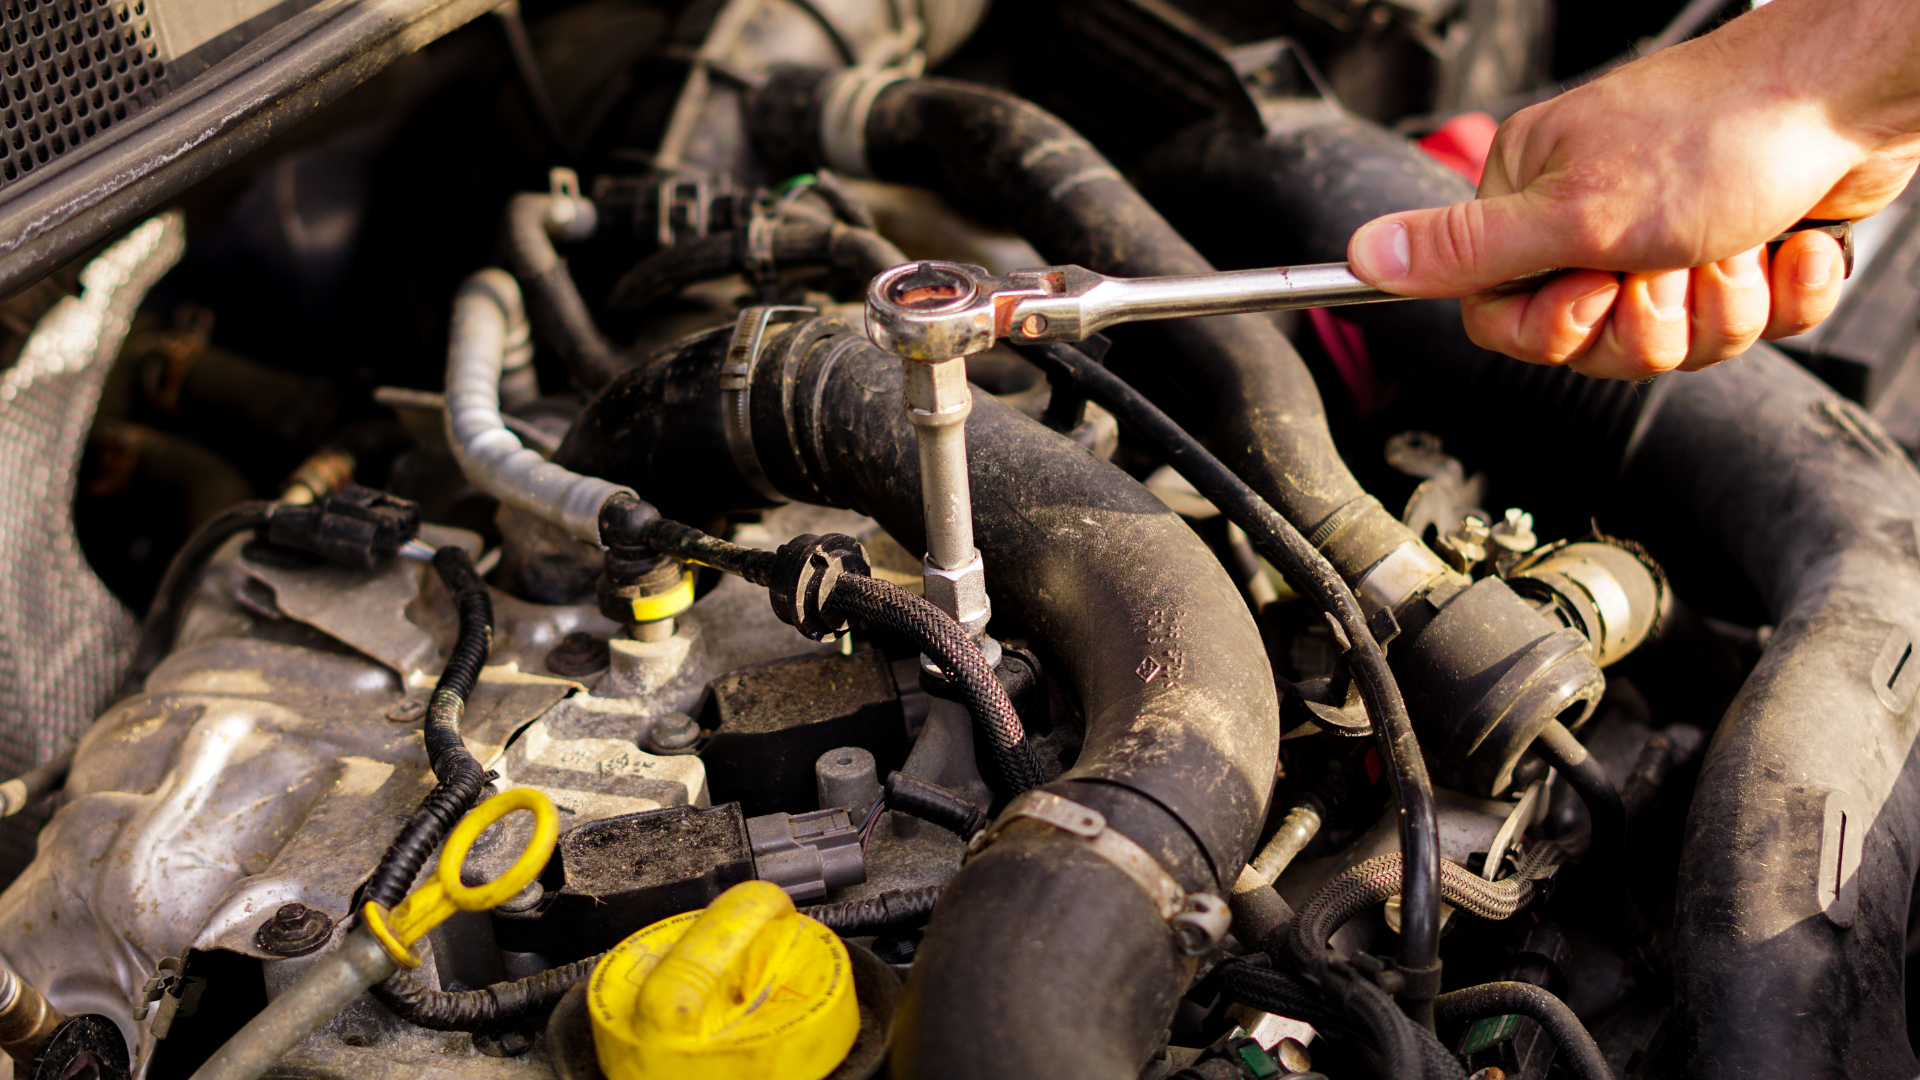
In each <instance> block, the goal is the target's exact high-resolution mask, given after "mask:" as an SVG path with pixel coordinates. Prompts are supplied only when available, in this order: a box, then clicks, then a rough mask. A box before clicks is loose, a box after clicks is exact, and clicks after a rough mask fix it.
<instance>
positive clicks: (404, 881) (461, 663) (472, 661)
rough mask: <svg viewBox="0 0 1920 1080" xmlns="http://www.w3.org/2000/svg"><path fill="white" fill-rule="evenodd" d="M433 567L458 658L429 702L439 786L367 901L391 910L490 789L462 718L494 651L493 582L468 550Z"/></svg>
mask: <svg viewBox="0 0 1920 1080" xmlns="http://www.w3.org/2000/svg"><path fill="white" fill-rule="evenodd" d="M433 568H434V569H435V570H436V571H438V572H439V574H440V580H441V582H442V583H444V584H445V585H446V587H447V592H449V593H451V594H452V595H453V601H454V605H455V607H456V608H457V609H458V611H459V632H458V634H457V636H456V637H455V638H454V642H453V654H452V655H451V656H449V657H448V658H447V666H446V668H445V669H444V670H442V671H441V672H440V681H439V682H438V683H437V684H436V685H435V686H434V688H433V697H432V698H430V699H428V702H427V719H426V725H425V730H424V732H423V733H422V734H423V735H424V736H425V741H426V748H427V762H428V764H429V765H431V766H432V768H433V774H434V776H436V777H437V778H439V783H438V784H436V785H434V788H433V790H432V791H430V792H428V793H427V797H426V798H425V799H424V800H422V801H421V803H420V808H419V809H418V810H415V811H414V813H413V817H412V818H411V819H409V820H408V822H407V824H406V826H405V827H404V828H403V829H401V830H400V835H399V836H398V837H396V838H395V839H394V841H393V844H392V846H391V847H389V848H387V853H386V855H384V856H382V857H381V859H380V865H379V866H378V867H377V868H376V869H375V870H374V872H373V877H372V878H370V879H369V880H368V882H367V887H366V892H365V898H366V899H367V900H370V901H372V902H373V903H376V904H379V905H380V906H381V907H383V908H391V907H393V906H394V905H395V904H398V903H399V902H400V901H401V899H402V898H403V897H405V896H406V895H407V890H408V889H410V888H412V887H413V879H414V878H415V877H417V876H418V875H419V873H420V868H421V867H422V866H424V865H426V862H427V857H428V856H429V855H431V854H433V849H434V848H436V847H438V846H439V844H440V841H441V840H443V839H445V838H446V835H447V832H448V831H449V830H450V829H452V828H453V825H454V822H456V821H458V820H460V815H462V814H464V813H466V812H467V810H468V808H469V807H471V806H472V805H473V802H474V799H475V798H477V797H478V796H479V794H480V789H481V788H482V787H484V786H485V785H486V783H487V771H486V769H485V768H483V767H482V766H481V765H480V762H479V760H478V759H477V758H475V757H474V756H473V754H472V753H471V752H470V751H468V750H467V744H466V741H465V740H464V739H462V738H461V737H460V717H461V715H462V714H464V713H465V712H466V710H467V697H468V696H469V695H470V694H472V693H473V687H474V684H475V683H476V682H478V681H479V679H480V669H481V668H482V667H484V666H486V663H487V653H488V651H489V650H490V649H491V648H492V647H493V599H492V597H491V596H490V595H489V594H488V592H487V583H486V582H484V581H482V580H480V575H479V574H477V573H475V572H474V569H473V559H472V558H470V557H469V556H468V555H467V553H466V550H465V549H463V548H458V547H444V548H441V549H440V550H439V551H436V552H434V555H433Z"/></svg>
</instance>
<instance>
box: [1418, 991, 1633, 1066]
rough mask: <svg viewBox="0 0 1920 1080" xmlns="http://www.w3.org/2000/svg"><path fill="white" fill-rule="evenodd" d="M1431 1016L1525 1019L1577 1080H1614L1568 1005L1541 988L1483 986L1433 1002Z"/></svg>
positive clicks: (1461, 1020)
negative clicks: (1549, 1040)
mask: <svg viewBox="0 0 1920 1080" xmlns="http://www.w3.org/2000/svg"><path fill="white" fill-rule="evenodd" d="M1433 1011H1434V1016H1435V1018H1436V1019H1438V1020H1439V1021H1440V1022H1441V1023H1443V1024H1469V1023H1472V1022H1473V1021H1475V1020H1484V1019H1486V1018H1487V1017H1490V1016H1509V1015H1513V1014H1518V1015H1520V1016H1524V1017H1526V1018H1527V1019H1529V1020H1532V1021H1533V1022H1534V1023H1536V1024H1539V1025H1540V1026H1541V1027H1542V1028H1544V1029H1545V1030H1546V1032H1547V1034H1548V1035H1550V1036H1552V1038H1553V1041H1554V1045H1556V1046H1558V1047H1559V1048H1560V1058H1559V1065H1560V1067H1561V1068H1562V1069H1565V1070H1566V1071H1567V1072H1569V1073H1572V1074H1573V1075H1574V1076H1576V1077H1578V1078H1579V1080H1613V1069H1612V1068H1610V1067H1608V1065H1607V1058H1606V1055H1605V1054H1602V1053H1601V1052H1600V1046H1599V1044H1598V1043H1595V1042H1594V1041H1593V1036H1592V1035H1590V1034H1588V1033H1587V1028H1586V1025H1584V1024H1582V1023H1581V1022H1580V1018H1579V1017H1577V1016H1575V1015H1574V1014H1573V1010H1572V1009H1569V1008H1567V1003H1566V1002H1564V1001H1561V1000H1560V999H1559V998H1557V997H1555V996H1553V995H1552V994H1550V993H1548V992H1547V991H1546V990H1545V989H1544V988H1542V987H1538V986H1535V985H1533V984H1532V983H1524V982H1494V983H1482V984H1480V985H1479V986H1469V987H1467V988H1466V989H1464V990H1454V991H1451V992H1449V993H1445V994H1441V995H1440V996H1439V997H1437V998H1434V999H1433Z"/></svg>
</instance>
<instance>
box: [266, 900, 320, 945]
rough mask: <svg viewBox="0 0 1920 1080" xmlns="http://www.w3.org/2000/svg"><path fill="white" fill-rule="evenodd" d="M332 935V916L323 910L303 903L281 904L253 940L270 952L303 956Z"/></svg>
mask: <svg viewBox="0 0 1920 1080" xmlns="http://www.w3.org/2000/svg"><path fill="white" fill-rule="evenodd" d="M332 936H333V920H332V919H330V918H328V917H327V914H326V912H324V911H320V910H318V909H316V908H310V907H308V906H307V905H305V904H297V903H296V904H282V905H280V908H279V910H277V911H275V912H274V913H273V916H272V917H271V918H269V919H268V920H267V921H266V922H263V923H261V924H260V929H258V930H256V931H254V934H253V943H254V944H255V945H257V946H259V948H260V951H261V952H264V953H268V954H270V955H273V956H305V955H306V954H308V953H310V952H313V951H314V950H315V949H318V948H319V947H320V946H322V945H325V944H326V943H327V939H328V938H330V937H332Z"/></svg>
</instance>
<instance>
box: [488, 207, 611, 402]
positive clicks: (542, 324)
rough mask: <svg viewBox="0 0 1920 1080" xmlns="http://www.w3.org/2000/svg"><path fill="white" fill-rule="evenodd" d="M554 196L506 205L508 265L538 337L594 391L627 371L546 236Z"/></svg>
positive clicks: (551, 238)
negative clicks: (525, 296)
mask: <svg viewBox="0 0 1920 1080" xmlns="http://www.w3.org/2000/svg"><path fill="white" fill-rule="evenodd" d="M552 202H553V196H551V195H545V194H540V193H537V192H528V193H525V194H521V195H516V196H514V197H513V199H512V200H511V201H510V202H508V203H507V228H506V232H507V262H508V265H509V266H510V267H511V268H512V270H513V276H514V277H516V278H518V279H520V284H521V285H523V286H525V287H526V290H527V294H528V299H529V300H530V301H531V302H530V303H529V304H528V305H527V307H528V314H529V315H530V316H531V317H532V319H533V322H534V325H535V326H536V327H537V328H538V329H539V331H540V336H541V338H542V339H544V340H545V341H546V342H547V344H548V346H549V347H551V348H552V349H553V351H554V352H555V353H556V354H557V355H558V356H559V357H560V362H561V363H562V364H565V365H566V368H567V373H568V374H570V375H572V376H573V377H574V378H575V379H576V380H578V381H579V382H580V384H581V385H582V386H585V387H587V388H588V389H590V390H592V389H598V388H599V387H602V386H605V385H606V384H607V383H609V382H611V381H612V380H613V377H614V376H615V375H618V374H620V373H621V372H622V371H625V370H626V369H627V366H628V365H627V362H626V360H625V359H624V358H622V357H621V355H620V350H619V348H618V347H616V346H615V345H614V344H613V342H611V341H609V340H607V336H606V335H605V334H603V333H601V331H600V326H599V324H598V323H596V322H594V321H593V313H592V312H590V311H588V310H587V302H586V300H585V299H583V298H582V297H581V295H580V287H579V286H578V285H576V284H575V283H574V280H573V274H572V273H571V272H569V271H568V270H567V263H566V260H565V259H562V258H561V257H560V253H559V252H558V251H556V250H555V249H554V246H553V237H552V236H551V235H549V234H548V232H547V210H548V207H549V206H550V205H552Z"/></svg>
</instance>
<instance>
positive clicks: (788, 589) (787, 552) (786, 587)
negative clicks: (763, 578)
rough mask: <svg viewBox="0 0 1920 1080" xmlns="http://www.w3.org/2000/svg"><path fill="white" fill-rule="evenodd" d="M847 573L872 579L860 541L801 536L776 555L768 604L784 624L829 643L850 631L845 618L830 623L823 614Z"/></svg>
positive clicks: (837, 536)
mask: <svg viewBox="0 0 1920 1080" xmlns="http://www.w3.org/2000/svg"><path fill="white" fill-rule="evenodd" d="M847 574H857V575H859V576H861V577H871V576H873V564H872V563H871V562H869V561H868V559H867V549H865V548H863V547H861V546H860V541H858V540H855V539H854V538H853V537H851V536H846V535H844V534H841V533H828V534H827V535H825V536H814V535H812V534H808V535H805V536H796V537H794V538H793V539H791V540H789V541H787V542H786V543H784V544H781V545H780V549H779V550H778V551H776V552H774V555H773V570H772V573H771V574H770V575H769V580H768V582H767V599H768V600H770V601H772V603H773V613H774V614H775V615H778V616H779V617H780V621H781V622H783V623H786V624H787V625H788V626H791V627H793V628H794V629H795V630H798V631H800V632H801V633H802V634H804V635H806V636H807V637H809V638H811V639H813V640H814V641H825V640H826V639H828V638H830V637H833V636H835V635H837V634H839V633H840V632H841V631H843V630H845V629H846V628H847V622H846V620H845V619H844V618H839V619H830V618H828V617H827V615H826V614H825V613H824V612H823V611H822V610H821V609H822V608H824V607H825V606H826V604H827V600H828V599H829V598H831V597H832V596H833V587H834V586H835V585H836V584H838V583H839V581H840V578H841V577H842V576H844V575H847Z"/></svg>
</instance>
